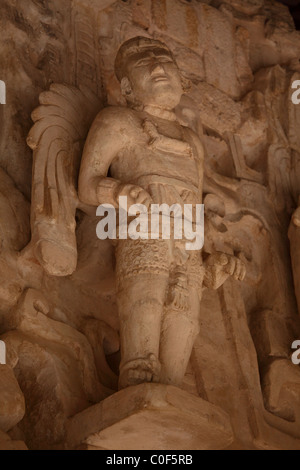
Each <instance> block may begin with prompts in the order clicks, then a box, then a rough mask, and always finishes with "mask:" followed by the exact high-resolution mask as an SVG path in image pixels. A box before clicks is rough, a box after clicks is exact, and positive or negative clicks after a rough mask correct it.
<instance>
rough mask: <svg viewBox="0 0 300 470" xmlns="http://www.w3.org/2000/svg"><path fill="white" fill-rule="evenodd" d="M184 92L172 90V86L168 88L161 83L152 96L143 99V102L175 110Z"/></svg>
mask: <svg viewBox="0 0 300 470" xmlns="http://www.w3.org/2000/svg"><path fill="white" fill-rule="evenodd" d="M181 96H182V92H178V91H177V90H176V91H175V90H173V89H170V86H166V84H164V83H163V82H159V83H157V84H156V86H155V87H154V89H153V92H152V93H151V95H150V94H149V95H148V96H146V97H143V101H144V102H146V101H147V103H145V104H150V105H154V106H160V107H163V108H171V109H173V108H175V106H177V105H178V103H179V102H180V99H181Z"/></svg>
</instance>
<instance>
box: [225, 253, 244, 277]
mask: <svg viewBox="0 0 300 470" xmlns="http://www.w3.org/2000/svg"><path fill="white" fill-rule="evenodd" d="M225 256H226V257H227V263H226V265H224V269H225V272H226V273H228V274H229V275H230V276H232V277H233V278H234V279H235V280H236V281H243V280H244V278H245V276H246V266H245V264H244V263H243V261H242V260H241V259H239V258H238V257H237V256H229V255H225Z"/></svg>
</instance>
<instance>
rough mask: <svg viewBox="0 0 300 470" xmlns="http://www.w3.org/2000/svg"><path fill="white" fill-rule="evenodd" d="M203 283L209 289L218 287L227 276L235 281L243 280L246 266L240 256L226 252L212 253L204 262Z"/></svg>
mask: <svg viewBox="0 0 300 470" xmlns="http://www.w3.org/2000/svg"><path fill="white" fill-rule="evenodd" d="M205 265H206V273H205V277H204V284H205V286H206V287H209V288H211V289H218V288H219V287H220V286H221V285H222V284H224V282H225V281H226V279H228V277H229V276H232V277H233V278H234V279H235V280H237V281H243V280H244V278H245V276H246V266H245V264H244V262H243V261H242V260H241V259H240V256H233V255H228V254H226V253H214V254H212V255H210V256H209V257H208V258H207V260H206V262H205Z"/></svg>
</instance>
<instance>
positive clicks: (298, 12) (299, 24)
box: [280, 0, 300, 30]
mask: <svg viewBox="0 0 300 470" xmlns="http://www.w3.org/2000/svg"><path fill="white" fill-rule="evenodd" d="M280 3H283V4H284V5H287V6H288V7H289V9H290V12H291V15H292V17H293V18H294V22H295V26H296V28H297V29H298V30H300V0H280Z"/></svg>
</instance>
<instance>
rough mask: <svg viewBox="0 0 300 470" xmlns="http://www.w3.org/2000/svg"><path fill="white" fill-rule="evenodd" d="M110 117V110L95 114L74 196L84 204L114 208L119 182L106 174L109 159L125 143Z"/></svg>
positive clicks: (112, 116) (111, 113)
mask: <svg viewBox="0 0 300 470" xmlns="http://www.w3.org/2000/svg"><path fill="white" fill-rule="evenodd" d="M114 117H115V115H114V110H111V108H107V109H105V110H103V111H101V112H100V113H99V114H98V116H97V117H96V119H95V121H94V123H93V125H92V127H91V129H90V132H89V134H88V137H87V140H86V144H85V147H84V150H83V155H82V161H81V167H80V172H79V181H78V195H79V199H80V200H81V201H82V202H83V203H85V204H88V205H92V206H98V205H99V204H103V203H109V204H113V205H114V206H116V202H115V198H116V193H117V191H118V187H119V185H120V181H118V180H115V179H114V178H110V177H107V173H108V170H109V167H110V165H111V163H112V161H113V159H114V158H115V157H116V156H117V154H118V153H119V152H120V150H121V149H122V148H123V147H124V146H125V145H126V140H125V137H124V136H123V135H121V134H120V130H119V129H118V124H117V121H116V119H114ZM118 131H119V132H118Z"/></svg>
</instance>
